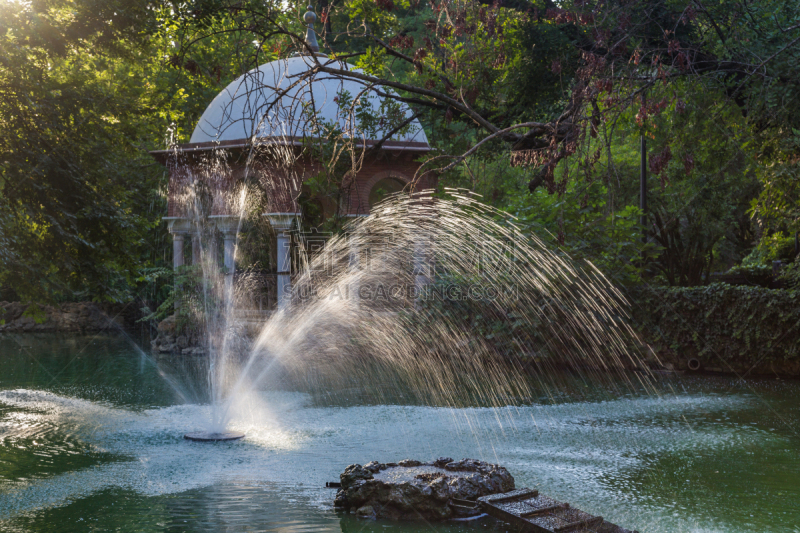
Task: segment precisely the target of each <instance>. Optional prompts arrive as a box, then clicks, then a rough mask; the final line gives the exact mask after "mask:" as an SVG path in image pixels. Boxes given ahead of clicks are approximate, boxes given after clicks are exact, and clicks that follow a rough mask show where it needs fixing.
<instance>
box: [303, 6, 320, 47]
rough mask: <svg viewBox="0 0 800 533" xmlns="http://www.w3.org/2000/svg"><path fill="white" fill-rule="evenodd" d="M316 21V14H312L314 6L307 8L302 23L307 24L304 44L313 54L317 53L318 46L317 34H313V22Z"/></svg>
mask: <svg viewBox="0 0 800 533" xmlns="http://www.w3.org/2000/svg"><path fill="white" fill-rule="evenodd" d="M316 20H317V14H316V13H314V6H308V11H306V14H305V15H303V21H305V23H306V24H308V30H306V43H307V44H308V47H309V48H311V50H313V51H314V53H316V52H319V45H318V44H317V34H316V33H315V32H314V22H316Z"/></svg>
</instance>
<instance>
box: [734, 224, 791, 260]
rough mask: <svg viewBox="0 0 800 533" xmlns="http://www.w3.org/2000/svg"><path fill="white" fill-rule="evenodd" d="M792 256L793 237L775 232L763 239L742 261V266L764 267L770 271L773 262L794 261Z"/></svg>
mask: <svg viewBox="0 0 800 533" xmlns="http://www.w3.org/2000/svg"><path fill="white" fill-rule="evenodd" d="M794 256H795V251H794V237H791V236H789V235H784V234H783V232H777V233H773V234H772V235H769V236H767V237H763V238H762V239H761V240H760V241H759V242H758V246H756V247H755V248H753V251H752V252H750V253H749V254H748V255H747V257H745V258H744V259H743V260H742V266H744V267H756V266H764V267H767V268H770V269H772V262H773V261H778V260H782V261H784V262H789V261H793V260H794V258H795V257H794Z"/></svg>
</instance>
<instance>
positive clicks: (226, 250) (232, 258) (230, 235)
mask: <svg viewBox="0 0 800 533" xmlns="http://www.w3.org/2000/svg"><path fill="white" fill-rule="evenodd" d="M208 218H210V219H212V220H213V221H214V223H215V224H216V227H217V229H218V230H219V231H220V232H221V233H222V239H223V249H222V252H223V260H222V266H223V268H224V269H225V301H226V302H228V303H229V302H231V301H232V300H231V298H232V296H233V275H234V273H235V270H236V234H237V233H238V231H239V217H238V216H235V215H214V216H210V217H208ZM212 251H213V252H214V253H216V247H214V249H213V250H212ZM215 257H216V256H215Z"/></svg>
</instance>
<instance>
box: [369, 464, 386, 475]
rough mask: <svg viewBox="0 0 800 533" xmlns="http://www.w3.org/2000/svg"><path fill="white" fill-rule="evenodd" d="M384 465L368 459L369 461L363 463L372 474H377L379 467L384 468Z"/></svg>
mask: <svg viewBox="0 0 800 533" xmlns="http://www.w3.org/2000/svg"><path fill="white" fill-rule="evenodd" d="M385 467H386V465H383V464H381V463H379V462H378V461H370V462H369V463H367V464H365V465H364V468H365V469H366V470H369V471H370V472H372V473H373V474H377V473H378V472H380V471H381V468H385Z"/></svg>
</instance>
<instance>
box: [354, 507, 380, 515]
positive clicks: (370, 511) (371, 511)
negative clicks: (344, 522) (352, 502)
mask: <svg viewBox="0 0 800 533" xmlns="http://www.w3.org/2000/svg"><path fill="white" fill-rule="evenodd" d="M356 515H358V516H359V517H361V518H375V517H376V516H375V508H373V507H372V506H371V505H365V506H363V507H359V508H358V510H356Z"/></svg>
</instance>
